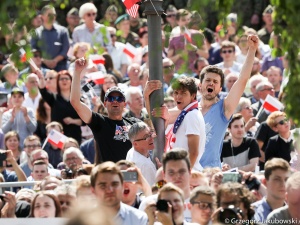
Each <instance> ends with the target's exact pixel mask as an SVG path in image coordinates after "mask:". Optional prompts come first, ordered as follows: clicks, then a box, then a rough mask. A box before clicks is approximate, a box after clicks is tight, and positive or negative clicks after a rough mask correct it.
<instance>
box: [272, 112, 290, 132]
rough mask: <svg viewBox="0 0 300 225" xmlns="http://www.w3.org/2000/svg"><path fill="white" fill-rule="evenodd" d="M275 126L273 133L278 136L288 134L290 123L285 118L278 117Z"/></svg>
mask: <svg viewBox="0 0 300 225" xmlns="http://www.w3.org/2000/svg"><path fill="white" fill-rule="evenodd" d="M275 124H276V126H275V131H277V132H278V133H279V134H280V135H282V134H287V133H288V132H290V128H291V123H290V121H289V120H288V119H287V118H286V117H285V116H278V117H277V118H275Z"/></svg>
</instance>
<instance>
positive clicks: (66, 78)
mask: <svg viewBox="0 0 300 225" xmlns="http://www.w3.org/2000/svg"><path fill="white" fill-rule="evenodd" d="M64 80H66V81H68V80H71V78H69V77H62V78H59V81H64Z"/></svg>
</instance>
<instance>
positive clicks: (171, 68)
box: [163, 58, 178, 94]
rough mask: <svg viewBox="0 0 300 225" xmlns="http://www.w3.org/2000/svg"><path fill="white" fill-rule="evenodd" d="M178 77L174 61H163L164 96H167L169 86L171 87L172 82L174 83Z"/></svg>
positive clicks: (165, 59)
mask: <svg viewBox="0 0 300 225" xmlns="http://www.w3.org/2000/svg"><path fill="white" fill-rule="evenodd" d="M177 76H178V75H177V74H176V73H175V65H174V63H173V61H172V60H171V59H169V58H164V59H163V80H164V83H163V90H164V94H166V92H167V89H168V87H169V86H171V83H172V81H174V78H176V77H177Z"/></svg>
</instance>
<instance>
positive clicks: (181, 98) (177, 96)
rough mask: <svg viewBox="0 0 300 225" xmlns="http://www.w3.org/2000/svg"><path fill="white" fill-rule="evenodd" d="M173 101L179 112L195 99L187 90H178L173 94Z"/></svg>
mask: <svg viewBox="0 0 300 225" xmlns="http://www.w3.org/2000/svg"><path fill="white" fill-rule="evenodd" d="M173 97H174V100H175V102H176V104H177V108H178V109H179V110H183V109H184V108H185V107H187V106H188V105H189V104H190V103H192V102H193V101H194V99H195V94H192V95H191V93H190V92H189V91H188V90H187V89H178V90H174V92H173Z"/></svg>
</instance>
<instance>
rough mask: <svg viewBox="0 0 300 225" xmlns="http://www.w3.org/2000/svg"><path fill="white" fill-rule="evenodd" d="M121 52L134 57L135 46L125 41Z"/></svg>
mask: <svg viewBox="0 0 300 225" xmlns="http://www.w3.org/2000/svg"><path fill="white" fill-rule="evenodd" d="M123 52H124V53H125V54H126V55H128V56H129V57H130V58H132V59H133V58H134V57H135V55H136V48H135V47H134V46H133V45H132V44H130V43H128V42H127V43H126V45H125V47H124V49H123Z"/></svg>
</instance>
